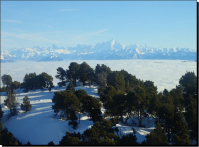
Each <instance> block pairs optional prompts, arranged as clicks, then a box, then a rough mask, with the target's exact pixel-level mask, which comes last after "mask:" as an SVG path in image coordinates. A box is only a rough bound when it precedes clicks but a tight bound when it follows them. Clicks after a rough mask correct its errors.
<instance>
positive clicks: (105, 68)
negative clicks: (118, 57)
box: [95, 64, 111, 74]
mask: <svg viewBox="0 0 199 147" xmlns="http://www.w3.org/2000/svg"><path fill="white" fill-rule="evenodd" d="M102 72H105V73H107V74H109V73H111V69H110V68H109V67H108V66H106V65H104V64H102V65H101V66H100V65H99V64H97V66H96V67H95V73H96V74H99V73H102Z"/></svg>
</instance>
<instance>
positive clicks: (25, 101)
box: [21, 96, 32, 112]
mask: <svg viewBox="0 0 199 147" xmlns="http://www.w3.org/2000/svg"><path fill="white" fill-rule="evenodd" d="M31 108H32V105H31V104H30V101H29V98H28V97H27V96H25V97H24V98H23V104H21V110H24V111H26V112H27V111H30V110H31Z"/></svg>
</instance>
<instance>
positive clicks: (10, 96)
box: [4, 88, 17, 116]
mask: <svg viewBox="0 0 199 147" xmlns="http://www.w3.org/2000/svg"><path fill="white" fill-rule="evenodd" d="M4 105H5V106H7V107H8V108H9V109H10V114H11V116H14V115H16V114H17V110H16V107H17V100H16V94H15V92H14V91H13V93H12V92H11V89H10V88H8V90H7V99H6V100H4Z"/></svg>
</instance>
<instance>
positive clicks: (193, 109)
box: [185, 98, 198, 140]
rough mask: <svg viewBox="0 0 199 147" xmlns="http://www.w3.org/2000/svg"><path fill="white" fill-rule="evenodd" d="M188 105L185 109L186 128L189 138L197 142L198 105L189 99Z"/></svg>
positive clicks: (195, 101)
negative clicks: (188, 130)
mask: <svg viewBox="0 0 199 147" xmlns="http://www.w3.org/2000/svg"><path fill="white" fill-rule="evenodd" d="M190 99H191V102H190V105H189V106H188V107H187V113H186V114H185V118H186V122H187V123H188V128H189V129H190V138H191V139H195V140H197V138H198V137H197V136H198V119H197V116H198V109H197V108H198V105H197V100H195V99H193V98H190Z"/></svg>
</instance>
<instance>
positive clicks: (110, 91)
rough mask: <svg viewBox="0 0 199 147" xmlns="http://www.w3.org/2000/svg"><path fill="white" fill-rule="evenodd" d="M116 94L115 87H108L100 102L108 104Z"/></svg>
mask: <svg viewBox="0 0 199 147" xmlns="http://www.w3.org/2000/svg"><path fill="white" fill-rule="evenodd" d="M116 94H117V92H116V90H115V88H114V87H113V86H111V85H109V86H107V87H106V89H105V90H104V92H103V94H101V95H100V100H101V101H102V103H103V104H106V103H107V102H108V101H111V100H112V97H113V96H114V95H116Z"/></svg>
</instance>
